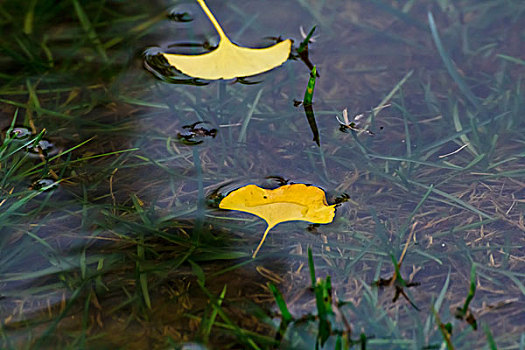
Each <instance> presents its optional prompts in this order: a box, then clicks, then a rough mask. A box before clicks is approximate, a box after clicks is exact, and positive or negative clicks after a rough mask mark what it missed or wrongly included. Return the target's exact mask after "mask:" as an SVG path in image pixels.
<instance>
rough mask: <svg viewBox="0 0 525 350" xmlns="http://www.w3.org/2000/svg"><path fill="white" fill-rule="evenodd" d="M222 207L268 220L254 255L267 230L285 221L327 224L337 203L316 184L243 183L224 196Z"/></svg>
mask: <svg viewBox="0 0 525 350" xmlns="http://www.w3.org/2000/svg"><path fill="white" fill-rule="evenodd" d="M219 208H222V209H230V210H238V211H243V212H246V213H250V214H253V215H257V216H259V217H260V218H262V219H263V220H265V221H266V222H267V223H268V227H267V228H266V231H265V232H264V235H263V238H262V239H261V242H260V243H259V245H258V246H257V249H256V250H255V252H254V253H253V257H254V258H255V256H256V255H257V252H258V251H259V249H260V248H261V246H262V244H263V242H264V240H265V239H266V235H267V234H268V231H270V230H271V229H272V228H273V227H274V226H275V225H277V224H279V223H281V222H285V221H296V220H300V221H308V222H313V223H316V224H328V223H330V222H332V220H333V219H334V215H335V205H328V204H327V203H326V197H325V193H324V191H323V190H322V189H320V188H318V187H315V186H307V185H304V184H292V185H285V186H281V187H278V188H276V189H274V190H267V189H264V188H260V187H258V186H256V185H247V186H244V187H241V188H239V189H237V190H235V191H233V192H231V193H230V194H228V195H227V196H226V197H224V198H223V199H222V201H221V202H220V203H219Z"/></svg>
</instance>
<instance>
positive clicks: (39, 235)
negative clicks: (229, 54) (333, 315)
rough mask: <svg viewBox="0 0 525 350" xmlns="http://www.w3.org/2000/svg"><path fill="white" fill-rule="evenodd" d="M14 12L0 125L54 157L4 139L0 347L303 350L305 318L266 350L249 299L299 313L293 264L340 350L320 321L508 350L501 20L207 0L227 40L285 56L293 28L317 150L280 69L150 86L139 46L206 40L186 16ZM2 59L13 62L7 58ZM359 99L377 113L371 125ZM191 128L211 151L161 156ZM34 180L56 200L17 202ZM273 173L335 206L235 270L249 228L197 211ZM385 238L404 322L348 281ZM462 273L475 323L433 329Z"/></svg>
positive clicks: (512, 158)
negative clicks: (323, 301)
mask: <svg viewBox="0 0 525 350" xmlns="http://www.w3.org/2000/svg"><path fill="white" fill-rule="evenodd" d="M36 3H37V4H36V5H35V6H36V7H35V8H34V12H35V14H36V15H39V14H41V16H35V17H34V18H35V19H33V29H32V30H31V26H30V25H29V24H27V21H29V22H30V21H31V19H26V22H24V23H26V24H24V28H18V27H17V26H16V21H15V20H14V19H15V18H28V16H27V13H31V6H29V5H28V6H29V7H28V8H24V9H23V10H22V9H17V8H16V7H15V6H14V4H13V3H11V2H9V1H8V2H6V4H5V5H0V10H2V11H0V12H1V13H3V15H2V16H3V17H2V18H4V19H3V20H2V21H3V22H1V23H2V24H1V25H2V26H3V27H4V29H6V30H9V32H10V33H12V34H13V36H12V39H11V40H9V39H6V38H4V39H1V43H2V46H1V47H2V49H3V52H7V54H6V55H5V57H4V58H1V60H0V62H1V63H2V66H3V67H6V68H4V69H2V70H1V71H0V72H1V73H3V75H1V76H0V77H1V78H2V80H3V84H2V85H3V87H2V88H1V89H0V98H1V100H0V102H1V104H0V118H1V123H2V124H1V125H0V127H1V129H3V130H7V128H8V126H9V125H10V124H11V122H12V120H13V116H15V115H16V118H17V119H16V121H15V122H14V125H16V126H20V127H25V128H27V130H31V132H32V134H33V135H32V138H34V139H35V140H36V141H39V142H42V141H40V140H38V139H36V138H38V135H39V133H40V132H41V131H42V130H43V129H46V134H45V138H44V139H45V140H47V141H49V142H50V143H52V144H53V147H54V148H53V153H52V154H51V153H50V154H46V153H45V152H43V151H42V150H40V151H37V152H36V153H35V157H33V158H31V157H29V156H27V157H25V156H24V155H25V153H24V152H25V149H26V148H27V147H26V146H30V145H29V144H28V145H24V144H23V143H22V144H20V142H27V141H20V140H17V141H16V142H17V144H18V145H24V147H21V149H20V150H19V151H18V152H13V154H8V153H9V152H7V153H2V158H1V159H2V168H1V169H0V170H1V171H2V176H3V182H2V198H0V203H1V206H0V210H2V212H1V213H0V219H1V220H2V221H1V222H2V228H1V229H0V230H1V237H2V238H1V240H0V249H1V251H0V261H1V262H2V264H0V265H1V270H0V286H1V291H0V293H1V295H2V299H0V310H1V311H0V312H1V313H0V319H1V320H2V328H1V332H2V333H1V334H2V340H1V341H2V348H13V349H15V348H97V349H99V348H107V349H114V348H137V349H141V348H158V349H161V348H173V347H176V346H180V345H181V344H184V343H186V342H196V343H202V344H204V345H203V346H206V345H209V346H210V347H211V348H257V347H259V348H268V347H272V346H280V347H282V348H314V347H315V337H316V334H317V328H316V327H317V326H316V325H317V323H316V321H315V320H313V321H310V322H308V321H304V320H303V321H298V322H294V323H293V324H292V325H291V326H290V327H289V329H288V332H287V333H286V334H285V336H284V339H283V340H282V341H281V342H280V343H278V341H276V340H275V339H276V332H277V329H278V324H279V317H276V315H277V313H278V308H277V306H276V304H275V301H274V299H273V297H272V294H271V292H270V290H269V289H268V285H267V283H268V282H271V283H274V284H275V285H276V286H277V287H278V289H279V290H280V291H281V292H282V293H283V295H284V298H285V300H286V301H287V304H288V307H289V308H290V311H291V312H292V315H293V316H294V317H296V319H297V320H299V319H301V317H303V318H304V317H305V316H307V315H311V314H316V313H317V308H316V304H315V296H314V295H313V293H312V291H311V290H310V289H309V287H310V285H311V282H310V274H309V272H308V263H307V249H308V248H311V249H312V251H313V256H314V262H315V268H316V273H317V276H318V277H323V278H324V277H326V276H331V279H332V285H333V289H334V299H335V297H336V298H338V299H339V300H347V301H349V302H350V305H349V306H346V307H341V310H342V312H343V314H344V315H345V317H346V319H347V321H348V322H349V324H350V327H351V329H352V334H348V333H349V332H348V331H349V329H348V328H345V325H344V324H343V322H342V321H341V320H336V321H334V323H333V330H335V331H337V330H341V329H342V330H343V333H345V332H346V333H345V334H347V335H349V336H350V337H351V338H352V339H357V338H359V334H360V333H362V334H364V335H366V336H367V337H368V338H369V340H368V345H369V346H370V347H372V348H407V349H408V348H410V349H413V348H424V347H430V348H439V347H440V346H442V344H444V340H443V339H444V337H443V335H442V333H441V332H440V327H439V322H437V321H436V319H435V315H434V313H433V311H432V307H434V309H436V311H437V314H438V315H439V316H440V319H441V322H443V323H444V324H445V323H447V322H451V324H452V327H453V332H452V338H451V341H452V343H453V344H454V345H455V346H456V347H457V348H465V347H467V346H470V347H473V348H479V347H482V346H485V345H486V344H488V343H489V339H490V338H491V337H493V339H494V342H495V343H496V344H497V345H498V347H508V348H513V347H514V348H519V346H523V344H525V338H524V335H523V334H524V332H525V317H524V315H523V312H522V310H523V309H524V306H525V305H524V304H525V297H524V295H525V288H524V287H523V282H522V281H523V278H524V277H525V265H524V264H523V256H524V245H525V240H524V237H525V236H524V234H523V232H524V230H525V226H524V224H523V196H524V194H525V192H524V185H523V177H524V176H525V173H524V172H523V165H524V158H523V157H524V154H523V143H524V139H523V132H522V131H523V128H524V124H523V121H522V120H521V119H522V118H520V117H521V115H522V113H523V111H524V110H525V103H524V101H523V93H522V92H521V87H520V81H521V79H522V78H523V74H524V65H523V63H522V61H520V59H521V60H522V59H523V52H522V46H523V45H522V44H523V37H524V35H525V33H524V32H523V29H522V28H521V27H520V26H519V25H518V23H519V21H520V20H523V18H522V17H523V13H524V11H525V8H524V6H523V5H522V4H520V3H513V4H512V5H508V4H507V3H505V2H503V1H501V2H500V1H496V2H494V3H492V4H488V3H487V4H485V3H484V4H478V3H477V2H470V1H463V2H460V3H456V4H452V3H448V2H447V1H441V2H436V3H433V2H425V1H423V2H413V1H406V2H396V1H392V2H387V1H373V2H370V3H367V4H363V3H362V2H358V1H345V2H338V1H316V2H312V1H306V0H297V1H289V2H286V3H283V2H281V1H273V0H271V1H265V2H257V1H243V2H241V1H228V2H222V1H213V0H210V1H208V5H209V7H210V8H211V9H212V11H213V12H214V14H215V15H216V17H217V18H218V19H219V21H220V22H221V24H222V25H223V27H224V29H225V31H227V32H228V33H229V34H230V37H231V38H232V40H234V41H235V42H237V43H239V44H242V45H245V46H266V45H269V44H271V43H272V41H271V40H269V39H267V37H272V36H280V37H282V38H293V39H294V45H295V46H296V47H297V45H298V44H299V42H300V41H301V40H302V37H301V30H300V27H303V29H304V31H306V32H307V31H308V30H309V29H310V28H311V27H312V26H313V25H316V26H317V28H316V31H315V35H314V37H315V42H312V43H310V45H309V57H310V60H311V61H312V62H313V63H314V64H315V65H316V67H317V68H318V69H319V72H320V77H319V78H318V79H317V82H316V88H315V93H314V103H313V109H314V112H315V116H316V124H317V126H318V129H319V134H320V146H317V145H316V143H315V142H314V141H313V140H312V131H311V129H310V126H309V123H308V120H307V117H306V116H305V112H304V109H303V107H302V106H298V107H295V106H294V100H302V98H303V95H304V91H305V88H306V84H307V82H308V79H309V69H308V68H307V66H306V65H305V64H304V63H303V62H301V61H300V60H289V61H288V62H286V63H285V64H284V65H283V66H281V67H279V68H277V69H274V70H272V71H270V72H267V73H264V74H262V75H259V76H256V77H250V78H248V79H247V80H248V81H250V82H257V84H242V83H239V82H235V83H234V82H232V81H218V82H209V83H208V84H206V85H201V86H195V85H188V84H179V83H181V81H174V80H173V79H182V80H186V78H185V77H180V76H176V77H175V78H173V77H166V74H165V73H166V72H165V71H160V72H159V71H155V72H152V68H151V67H152V66H151V64H150V63H151V62H150V61H149V60H147V59H146V60H145V59H144V54H143V53H144V52H146V53H148V54H150V55H151V53H155V52H158V50H159V48H161V49H162V48H168V47H169V50H170V51H173V52H175V51H176V52H195V51H192V50H191V49H187V48H186V49H181V51H177V49H176V47H175V49H174V46H172V45H173V44H176V43H185V42H192V43H202V42H204V41H206V42H207V43H209V45H211V46H214V45H216V44H217V40H218V39H217V36H216V34H215V32H214V30H213V28H212V27H211V25H210V24H209V22H208V21H207V20H206V18H205V17H204V15H203V13H202V12H201V11H200V9H199V7H198V6H197V4H196V3H195V4H194V3H192V2H184V3H182V4H175V5H174V4H172V3H161V2H157V3H155V4H154V5H152V4H150V3H148V4H135V5H130V6H128V7H126V8H125V7H124V6H123V5H122V4H120V3H119V2H107V3H106V2H93V3H91V4H84V3H81V2H77V1H71V2H67V3H68V4H62V7H60V8H55V9H54V10H53V11H55V12H53V13H54V14H55V16H61V17H57V18H63V21H58V22H57V21H54V20H52V17H46V16H44V15H43V14H44V13H46V11H47V8H46V6H47V5H46V3H45V2H36ZM79 8H80V10H79ZM276 9H278V10H276ZM428 11H431V12H432V14H433V16H434V17H435V19H436V27H437V31H438V32H439V37H440V39H441V41H442V43H443V45H444V47H445V50H446V51H445V55H446V56H445V57H444V58H443V57H441V56H440V52H439V50H438V49H437V48H436V38H435V37H434V38H433V37H432V33H431V30H430V29H429V21H428V17H427V12H428ZM168 12H171V13H175V14H176V13H184V12H188V15H186V17H191V18H192V19H193V21H189V22H177V21H173V20H170V19H168V18H167V16H166V14H167V13H168ZM6 14H9V16H8V15H6ZM186 17H184V18H186ZM86 18H87V19H89V20H86ZM434 34H435V33H434ZM317 35H318V36H317ZM24 48H26V51H27V50H30V52H34V53H35V54H34V56H32V55H29V54H27V53H26V56H23V55H22V56H20V55H15V54H13V52H14V53H19V52H24ZM8 49H9V50H8ZM31 50H33V51H31ZM197 50H205V49H197ZM48 52H50V53H51V54H49V53H48ZM198 52H201V51H198ZM498 55H499V56H498ZM20 57H23V59H22V58H20ZM49 57H52V60H51V59H50V58H49ZM146 57H147V58H148V57H149V56H148V55H146ZM449 57H450V58H451V59H452V60H453V61H451V62H452V65H450V66H449V67H448V70H447V66H446V64H447V62H448V61H447V60H448V59H449ZM509 57H510V58H509ZM511 58H514V60H512V59H511ZM520 62H521V63H520ZM146 68H149V69H146ZM152 73H155V74H152ZM4 75H5V76H4ZM166 80H169V81H166ZM184 82H187V81H184ZM193 82H194V81H193ZM203 83H206V82H203ZM389 95H391V96H390V97H389V98H386V97H387V96H389ZM383 100H384V103H389V104H390V106H389V107H387V108H385V109H382V110H381V111H379V112H377V113H376V114H375V115H374V114H373V113H371V112H370V111H371V110H372V109H373V108H375V107H376V106H379V105H380V104H381V103H382V102H383ZM345 108H348V112H349V117H350V118H351V119H352V118H353V117H354V116H356V115H359V114H364V117H363V118H361V120H360V123H361V124H360V129H357V130H352V131H349V130H346V131H349V132H346V133H345V132H342V131H341V130H340V122H339V121H338V119H336V116H339V119H340V120H341V119H342V111H343V109H345ZM198 121H205V122H207V123H206V124H205V127H206V128H209V129H216V130H217V132H216V135H214V136H208V137H203V138H202V139H199V141H202V143H199V144H196V145H189V144H187V143H184V142H181V139H180V135H187V132H188V130H189V129H188V128H185V127H184V126H187V125H191V124H194V123H195V122H198ZM365 129H369V130H371V131H372V132H373V135H371V134H370V133H366V132H364V130H365ZM43 137H44V136H43ZM88 140H89V141H88ZM85 141H88V142H86V143H85V144H82V145H81V146H80V147H78V148H75V147H76V146H77V145H79V144H81V143H83V142H85ZM39 144H40V145H42V143H39ZM32 145H34V143H33V144H32ZM465 145H466V146H465ZM10 147H11V148H9V149H10V150H13V149H14V148H13V147H19V146H16V144H14V146H13V145H11V146H10ZM32 148H33V149H37V148H38V147H32ZM41 148H43V147H41ZM71 148H74V149H71ZM68 150H70V151H69V152H68ZM57 152H61V153H59V154H60V156H56V155H57ZM42 179H49V180H55V181H58V182H59V185H58V188H55V189H54V188H50V191H46V192H38V190H37V188H35V187H32V186H31V184H33V183H35V181H41V180H42ZM283 179H284V180H287V181H288V182H292V183H306V184H313V185H315V186H318V187H321V188H323V189H324V190H325V191H326V192H327V197H328V200H329V202H334V201H335V200H336V198H338V197H341V196H342V195H343V194H347V195H348V196H349V198H350V199H349V200H348V201H347V202H345V203H342V204H341V205H340V206H338V208H337V212H336V219H335V220H334V222H333V223H331V224H328V225H321V226H319V227H313V226H310V225H308V224H307V223H304V222H288V223H283V224H280V225H278V226H277V227H276V228H274V229H273V230H272V231H270V235H269V238H268V239H267V240H266V242H265V243H264V245H263V246H262V249H261V251H260V253H259V255H258V257H257V259H251V254H252V252H253V250H254V249H255V247H256V246H257V244H258V241H259V239H260V236H261V235H262V233H263V232H264V228H265V226H264V222H263V221H262V220H260V219H259V218H256V217H254V216H250V215H246V214H242V213H236V212H233V211H223V210H219V209H218V203H217V202H218V198H217V195H225V194H227V193H228V192H229V191H231V190H233V189H236V188H238V187H241V186H243V185H245V184H248V183H255V184H259V185H262V186H265V187H268V188H273V187H277V186H278V185H279V184H280V182H281V180H283ZM50 184H51V183H50ZM54 185H55V184H54V183H53V186H54ZM219 198H220V197H219ZM4 200H5V201H4ZM17 203H18V204H17ZM407 241H408V242H410V243H409V244H408V248H407V250H406V254H405V255H404V259H403V262H402V264H401V268H400V273H401V275H402V276H403V278H404V279H405V280H406V281H415V282H418V283H420V285H419V286H416V287H411V288H405V290H406V291H407V293H408V295H407V297H408V298H409V299H410V301H411V302H412V303H413V304H414V305H416V306H417V307H418V308H419V310H420V311H417V310H416V309H415V307H413V306H412V305H411V304H410V302H409V301H407V300H406V299H405V298H404V297H403V296H401V297H400V298H399V300H397V301H396V302H395V303H394V302H392V298H393V297H394V293H395V289H394V287H392V286H391V287H386V288H383V289H380V288H377V287H374V286H372V285H373V282H374V281H378V280H379V279H380V278H383V279H388V278H390V277H391V276H392V274H393V273H394V266H393V263H392V260H391V256H393V257H394V259H396V260H398V259H399V258H400V257H401V256H402V255H403V254H402V252H403V249H404V248H405V243H406V242H407ZM473 264H474V265H475V266H476V276H475V278H476V280H475V281H476V294H475V296H474V299H473V301H472V302H471V304H470V310H471V311H472V313H473V315H474V317H475V319H476V320H477V324H478V326H479V327H478V330H477V331H474V330H473V329H472V327H471V326H470V325H469V324H468V323H466V322H465V321H462V320H459V319H456V318H454V310H455V308H456V307H458V306H462V305H463V303H464V302H465V298H466V297H467V294H468V291H469V283H470V278H471V277H470V274H471V267H472V265H473ZM223 288H225V289H223ZM224 290H225V294H224V298H223V299H224V300H223V301H221V300H222V298H221V297H220V295H221V292H222V291H224ZM335 339H336V336H335V335H334V336H332V337H331V338H330V339H329V341H328V343H327V345H326V346H327V347H333V346H334V342H335ZM518 344H521V345H518ZM188 346H189V345H188Z"/></svg>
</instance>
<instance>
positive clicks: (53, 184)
mask: <svg viewBox="0 0 525 350" xmlns="http://www.w3.org/2000/svg"><path fill="white" fill-rule="evenodd" d="M57 187H58V182H57V181H55V180H53V179H47V178H44V179H38V180H36V181H34V182H33V183H32V184H31V186H29V189H31V190H35V191H41V192H48V191H51V190H54V189H55V188H57Z"/></svg>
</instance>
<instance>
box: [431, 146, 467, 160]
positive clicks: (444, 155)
mask: <svg viewBox="0 0 525 350" xmlns="http://www.w3.org/2000/svg"><path fill="white" fill-rule="evenodd" d="M468 145H469V144H468V143H466V144H464V145H463V146H461V147H460V148H458V149H457V150H455V151H452V152H450V153H447V154H442V155H440V156H438V158H446V157H448V156H451V155H454V154H456V153H459V152H461V150H462V149H463V148H465V147H467V146H468Z"/></svg>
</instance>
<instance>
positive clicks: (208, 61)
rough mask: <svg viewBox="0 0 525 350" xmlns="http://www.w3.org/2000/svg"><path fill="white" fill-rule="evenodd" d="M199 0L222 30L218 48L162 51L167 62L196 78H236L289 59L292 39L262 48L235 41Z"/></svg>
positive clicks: (214, 24)
mask: <svg viewBox="0 0 525 350" xmlns="http://www.w3.org/2000/svg"><path fill="white" fill-rule="evenodd" d="M197 2H198V3H199V5H200V6H201V7H202V9H203V10H204V12H205V13H206V16H208V18H209V19H210V21H211V23H212V24H213V26H214V27H215V30H216V31H217V33H219V37H220V41H219V45H218V46H217V48H216V49H215V50H213V51H211V52H207V53H204V54H199V55H182V54H170V53H163V54H162V55H163V56H164V57H165V58H166V60H167V61H168V63H169V64H170V65H172V66H173V67H175V68H176V69H177V70H179V71H181V72H182V73H184V74H186V75H189V76H191V77H194V78H201V79H207V80H218V79H233V78H238V77H247V76H250V75H255V74H259V73H263V72H266V71H269V70H270V69H273V68H275V67H278V66H280V65H281V64H283V63H284V62H285V61H286V60H287V59H288V56H289V55H290V50H291V47H292V41H291V40H290V39H286V40H284V41H281V42H279V43H277V44H275V45H273V46H270V47H266V48H262V49H252V48H247V47H241V46H238V45H235V44H234V43H232V42H231V41H230V39H228V37H227V36H226V34H225V33H224V31H223V30H222V28H221V26H220V25H219V22H218V21H217V20H216V19H215V17H214V16H213V14H212V12H211V11H210V9H209V8H208V6H206V3H205V2H204V0H197Z"/></svg>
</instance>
